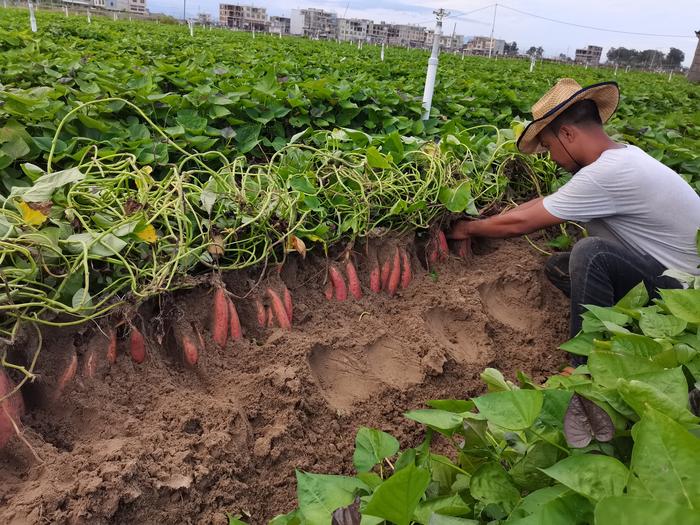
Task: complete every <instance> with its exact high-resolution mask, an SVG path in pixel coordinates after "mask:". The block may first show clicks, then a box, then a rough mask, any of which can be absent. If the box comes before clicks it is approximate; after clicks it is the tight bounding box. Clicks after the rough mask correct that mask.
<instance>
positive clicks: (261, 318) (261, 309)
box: [255, 299, 267, 328]
mask: <svg viewBox="0 0 700 525" xmlns="http://www.w3.org/2000/svg"><path fill="white" fill-rule="evenodd" d="M255 313H256V316H257V319H258V326H259V327H260V328H265V327H266V326H267V311H266V310H265V306H264V305H263V303H262V301H261V300H260V299H255Z"/></svg>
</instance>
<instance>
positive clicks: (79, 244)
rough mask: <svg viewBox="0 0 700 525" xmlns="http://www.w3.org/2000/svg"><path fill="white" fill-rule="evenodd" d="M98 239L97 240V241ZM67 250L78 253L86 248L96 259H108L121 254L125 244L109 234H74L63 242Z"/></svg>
mask: <svg viewBox="0 0 700 525" xmlns="http://www.w3.org/2000/svg"><path fill="white" fill-rule="evenodd" d="M98 237H99V240H98ZM65 242H66V243H67V245H68V250H69V251H70V252H72V253H80V252H81V251H82V250H83V247H84V246H87V247H88V253H90V254H91V255H96V256H98V257H109V256H112V255H115V254H118V253H119V252H121V251H122V250H123V249H124V247H125V246H126V244H127V243H126V242H125V241H123V240H122V239H120V238H119V237H117V236H116V235H112V234H111V233H106V234H101V233H99V234H98V233H97V232H85V233H76V234H74V235H71V236H70V237H68V238H67V239H66V241H65Z"/></svg>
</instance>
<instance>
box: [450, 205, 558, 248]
mask: <svg viewBox="0 0 700 525" xmlns="http://www.w3.org/2000/svg"><path fill="white" fill-rule="evenodd" d="M562 222H564V221H563V220H562V219H560V218H559V217H555V216H554V215H552V214H551V213H549V212H548V211H547V210H546V209H545V207H544V205H543V204H542V197H539V198H537V199H533V200H531V201H528V202H526V203H524V204H521V205H520V206H518V207H517V208H514V209H512V210H510V211H508V212H506V213H504V214H502V215H496V216H494V217H489V218H488V219H482V220H478V221H458V222H457V223H456V224H455V225H454V226H453V227H452V231H450V233H449V234H448V235H447V236H448V237H449V238H450V239H466V238H469V237H513V236H516V235H525V234H527V233H532V232H533V231H536V230H539V229H541V228H546V227H548V226H553V225H555V224H561V223H562Z"/></svg>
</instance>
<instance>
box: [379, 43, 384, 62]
mask: <svg viewBox="0 0 700 525" xmlns="http://www.w3.org/2000/svg"><path fill="white" fill-rule="evenodd" d="M379 56H380V57H381V59H382V62H384V42H382V51H381V53H380V54H379Z"/></svg>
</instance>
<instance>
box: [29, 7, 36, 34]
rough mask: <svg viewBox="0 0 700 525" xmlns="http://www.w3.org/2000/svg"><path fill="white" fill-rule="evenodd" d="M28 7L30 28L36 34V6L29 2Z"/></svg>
mask: <svg viewBox="0 0 700 525" xmlns="http://www.w3.org/2000/svg"><path fill="white" fill-rule="evenodd" d="M27 7H29V28H30V29H31V30H32V33H36V17H35V16H34V4H33V3H32V2H27Z"/></svg>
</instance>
